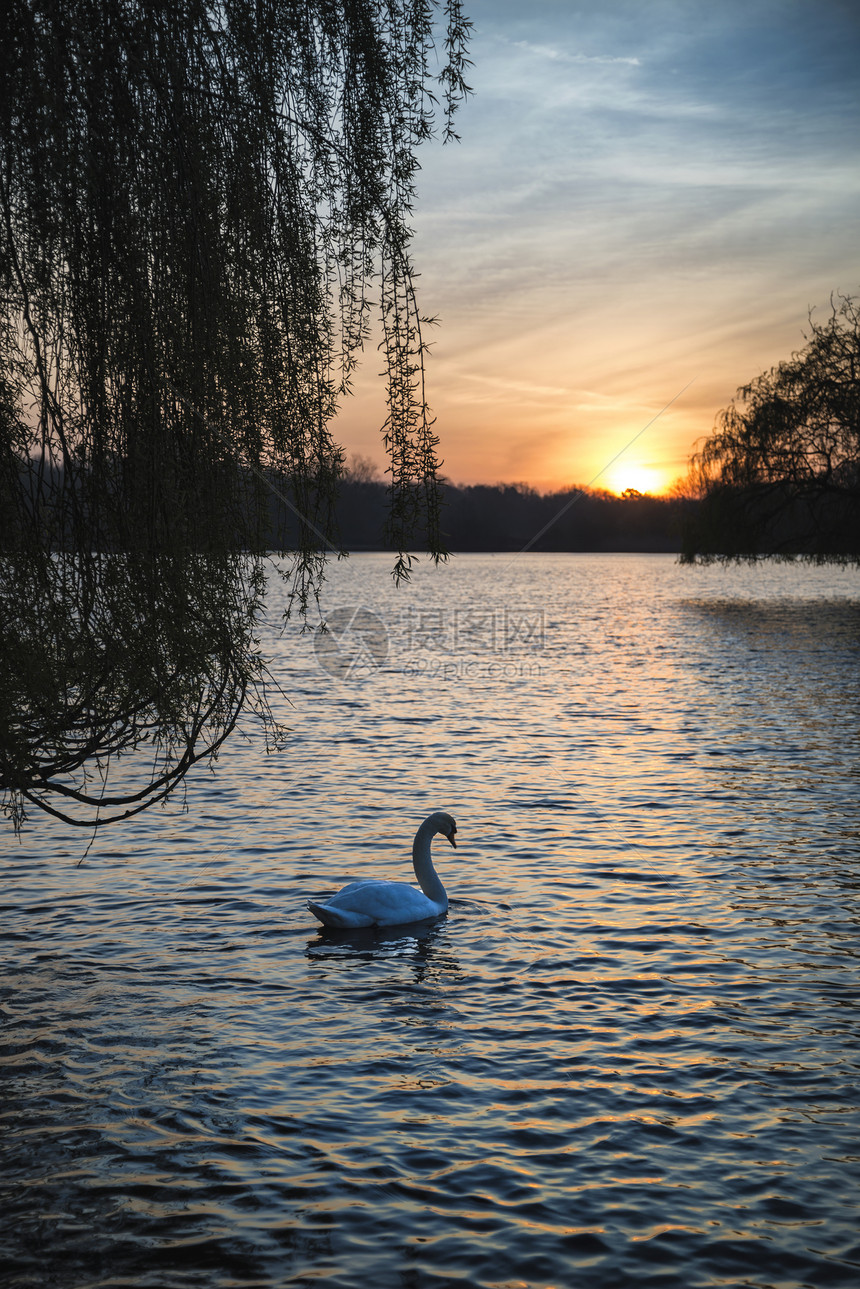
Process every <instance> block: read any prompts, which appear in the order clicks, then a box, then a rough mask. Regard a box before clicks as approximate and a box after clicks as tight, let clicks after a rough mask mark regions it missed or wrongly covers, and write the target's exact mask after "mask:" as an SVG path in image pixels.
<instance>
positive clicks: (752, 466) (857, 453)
mask: <svg viewBox="0 0 860 1289" xmlns="http://www.w3.org/2000/svg"><path fill="white" fill-rule="evenodd" d="M807 341H808V343H807V345H806V347H805V348H804V349H802V350H801V351H800V352H798V353H796V354H794V355H793V356H792V358H791V359H790V360H789V361H787V362H782V363H780V364H779V366H778V367H776V368H774V369H773V370H772V371H770V372H765V373H764V374H763V375H761V376H759V377H757V378H756V379H755V380H754V381H751V382H750V384H749V385H746V386H744V387H743V388H741V389H739V390H738V393H737V397H736V398H735V400H734V402H733V403H731V404H730V406H729V407H727V408H726V409H724V410H723V411H722V412H721V413H720V414H719V417H718V418H717V429H716V432H715V433H714V434H713V435H712V436H711V437H710V438H708V439H706V440H705V442H704V445H703V446H702V448H701V450H700V451H699V452H698V453H697V454H696V455H695V456H694V457H693V459H692V462H691V480H692V484H693V491H694V492H695V493H697V494H698V495H699V497H700V498H701V503H700V505H699V506H698V507H695V508H691V509H690V511H689V514H690V519H689V522H688V524H687V526H686V530H685V533H684V544H683V553H682V560H683V561H684V562H686V563H693V562H695V561H697V560H698V561H701V562H709V561H713V560H717V559H727V560H756V559H760V558H765V557H775V558H782V559H793V558H797V557H800V558H803V559H807V560H814V561H816V562H818V563H828V562H832V563H853V564H857V563H860V307H858V304H857V302H856V301H855V300H853V299H852V298H851V297H850V296H845V297H839V298H838V303H833V305H832V308H831V316H830V318H829V319H828V321H827V322H826V323H816V322H815V321H814V320H813V319H812V318H810V335H809V336H808V337H807Z"/></svg>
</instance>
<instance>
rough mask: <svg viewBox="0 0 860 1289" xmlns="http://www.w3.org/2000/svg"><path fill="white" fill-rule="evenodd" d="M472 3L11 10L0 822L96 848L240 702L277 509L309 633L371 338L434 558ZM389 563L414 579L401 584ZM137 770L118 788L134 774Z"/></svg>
mask: <svg viewBox="0 0 860 1289" xmlns="http://www.w3.org/2000/svg"><path fill="white" fill-rule="evenodd" d="M468 29H469V23H468V21H467V20H466V19H465V18H464V16H463V14H462V12H461V7H460V4H459V3H458V0H449V2H448V3H446V4H444V5H441V4H435V3H430V2H429V0H307V2H303V3H301V4H297V3H295V0H233V2H231V0H222V2H221V3H206V2H204V0H162V2H159V0H146V3H143V0H138V2H137V3H136V2H134V0H41V2H40V0H11V4H10V5H9V7H8V9H7V20H6V25H5V31H4V36H3V41H2V43H0V68H2V73H0V84H2V87H3V88H2V90H0V114H2V115H0V138H2V144H0V147H2V153H0V203H2V241H0V282H2V294H3V316H2V323H1V324H0V327H1V328H2V330H0V347H2V360H0V505H2V528H0V563H2V590H0V649H2V661H1V662H0V666H2V669H3V685H2V690H0V694H2V697H0V802H2V805H3V809H4V811H5V812H6V813H7V815H9V816H10V818H11V820H12V823H13V824H14V825H15V826H16V827H20V825H21V823H22V821H23V819H24V818H25V816H26V811H27V810H28V808H29V807H31V806H36V807H40V808H42V809H44V810H46V811H48V812H49V813H50V814H53V815H56V816H58V817H59V818H61V819H63V820H65V821H66V822H68V823H74V824H78V823H82V824H86V825H88V826H92V825H94V824H95V825H104V824H107V823H110V822H113V821H115V820H117V819H122V818H127V817H129V816H130V815H132V814H135V813H136V812H138V811H140V810H142V809H144V808H145V807H146V806H148V805H151V804H152V803H153V802H155V801H158V800H160V799H161V798H163V797H164V796H165V795H167V794H168V793H169V792H170V791H172V790H173V789H175V788H176V787H177V786H178V785H179V784H181V783H182V782H183V780H184V776H185V774H186V772H187V771H188V769H189V768H190V766H191V765H193V764H194V763H195V762H196V761H199V760H201V759H207V758H211V757H212V756H213V755H214V754H215V753H216V752H217V751H218V748H219V747H220V746H221V744H222V743H223V741H224V739H225V738H226V737H227V736H228V735H229V733H230V732H231V730H232V729H233V727H234V726H235V723H236V720H237V718H238V716H239V713H240V712H241V711H242V709H243V708H244V707H246V706H249V705H250V706H251V707H252V708H253V709H254V710H255V711H256V712H257V713H258V715H259V716H260V718H261V720H262V721H263V724H264V726H265V728H266V729H267V731H268V733H269V735H270V736H274V737H277V734H278V731H277V729H276V727H275V726H274V723H273V721H272V718H271V714H270V711H269V708H268V704H267V701H266V686H265V664H264V660H263V658H262V657H261V654H260V650H259V645H258V641H257V624H258V619H259V616H260V613H261V608H262V601H263V595H264V591H265V585H266V579H265V576H264V555H265V548H266V545H267V544H268V543H269V541H270V535H269V523H270V506H269V493H270V489H274V490H275V491H277V493H278V494H279V495H280V496H281V498H282V499H283V500H285V501H286V503H287V506H286V508H284V507H282V510H283V509H286V512H287V513H289V515H290V516H291V524H290V529H289V532H287V533H284V534H283V535H282V544H283V545H286V544H287V543H289V546H290V547H291V548H292V550H293V559H292V562H291V564H290V573H289V576H290V578H291V584H292V587H293V590H294V592H295V595H296V596H297V597H298V603H299V606H300V607H301V608H304V607H306V606H307V604H308V603H309V600H310V598H311V597H312V596H313V595H314V594H315V593H316V592H317V591H318V588H319V582H320V578H321V576H322V566H323V562H324V559H325V557H326V554H327V552H328V551H329V550H331V549H334V548H335V547H336V534H334V532H333V530H332V503H333V498H334V495H335V490H336V485H337V481H338V478H339V477H340V475H341V473H342V468H343V454H342V452H341V449H340V447H339V446H338V444H337V442H336V441H335V438H334V436H333V431H332V421H333V418H334V416H335V413H336V410H337V407H338V405H339V402H340V400H341V399H342V398H343V396H344V395H346V394H348V392H349V389H350V382H351V379H352V375H353V372H354V369H355V365H356V362H357V361H358V357H359V354H360V351H361V349H362V347H363V345H364V344H365V341H366V340H367V338H368V336H369V335H370V333H371V329H372V328H373V327H381V335H382V351H383V353H384V359H385V367H386V373H387V408H388V416H387V421H386V424H385V426H384V427H383V436H384V441H385V445H386V447H387V450H388V454H389V474H390V484H389V502H390V508H389V536H390V538H391V539H392V541H393V543H394V545H395V546H396V547H397V548H399V549H400V550H401V552H405V551H407V550H408V544H409V541H410V536H411V534H412V533H413V532H414V530H415V527H416V524H417V525H420V527H421V529H422V531H423V532H424V533H425V534H426V536H427V541H428V546H429V550H430V553H431V555H433V556H434V557H435V558H439V557H440V556H441V555H442V554H443V551H442V547H441V545H440V542H439V537H438V528H437V506H438V498H437V491H436V490H437V465H438V462H437V456H436V448H437V439H436V437H435V435H434V433H433V428H432V421H431V419H430V416H429V414H428V409H427V405H426V402H425V397H424V384H423V381H424V376H423V353H424V344H423V338H422V318H421V316H420V314H419V311H418V306H417V303H416V298H415V292H414V288H413V271H412V265H411V262H410V235H411V227H410V218H411V210H412V202H413V197H414V181H415V174H416V169H417V160H416V148H417V146H418V145H419V144H420V143H421V142H422V141H424V140H426V139H427V138H428V137H430V136H431V134H433V133H434V131H435V130H436V127H437V124H438V125H439V127H440V128H441V130H442V132H443V133H444V134H445V136H450V135H451V134H452V133H453V128H452V118H453V113H454V111H455V109H456V107H457V105H458V102H459V101H460V100H461V99H462V97H463V95H464V93H465V92H466V90H467V87H466V85H465V82H464V79H463V75H464V69H465V68H466V66H467V61H466V59H465V53H464V50H465V44H466V39H467V36H468ZM408 558H409V557H408V555H406V554H404V553H402V554H401V556H400V557H399V559H398V561H397V564H396V566H395V570H394V571H395V574H396V575H403V574H404V573H405V572H407V571H408ZM118 762H121V764H118Z"/></svg>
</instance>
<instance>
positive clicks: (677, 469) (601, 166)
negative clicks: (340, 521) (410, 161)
mask: <svg viewBox="0 0 860 1289" xmlns="http://www.w3.org/2000/svg"><path fill="white" fill-rule="evenodd" d="M466 8H467V11H468V12H469V14H470V16H471V17H472V19H473V21H474V24H475V34H474V40H473V45H472V57H473V60H474V67H473V69H472V74H471V77H470V79H471V83H472V85H473V86H474V89H475V95H474V97H473V98H472V99H470V100H469V101H468V102H467V104H466V106H465V107H464V108H463V110H462V112H461V116H460V121H459V127H458V128H459V131H460V134H461V142H460V143H459V144H455V145H452V146H448V147H444V148H442V147H439V146H435V145H434V146H430V147H428V148H426V149H424V151H423V153H422V158H421V159H422V166H423V170H422V175H421V179H420V186H419V201H418V206H417V211H416V241H415V258H416V262H417V267H418V268H419V270H420V272H421V274H422V277H421V281H420V292H421V302H422V306H423V308H424V309H425V311H426V312H428V313H430V314H438V315H439V316H440V319H441V325H440V327H439V328H438V329H437V330H436V331H435V332H434V334H433V340H434V349H433V356H432V358H431V360H430V363H429V391H430V401H431V404H432V406H433V409H434V412H435V413H436V415H437V417H438V420H437V430H438V432H439V434H440V437H441V440H442V445H441V452H442V455H443V457H444V458H445V467H444V472H445V473H446V474H447V475H448V476H449V477H450V478H452V479H453V480H454V481H456V482H482V481H483V482H497V481H509V482H513V481H524V482H528V483H531V484H534V485H535V486H538V487H540V488H550V487H561V486H564V485H567V484H570V483H573V482H577V483H589V482H592V480H594V482H595V485H596V486H601V485H602V486H613V487H617V488H621V487H624V486H627V484H633V485H634V486H651V487H653V488H655V489H657V488H659V487H662V486H665V484H666V483H667V482H668V481H669V480H670V479H671V478H674V477H676V476H678V475H680V474H681V473H683V470H684V468H685V462H686V460H687V457H688V455H689V453H690V451H691V450H692V447H693V444H694V442H695V440H696V439H697V438H699V437H701V436H702V435H704V434H707V433H708V432H709V430H710V429H711V427H712V425H713V420H714V414H715V412H716V411H717V410H718V409H719V408H720V407H722V406H724V405H725V404H726V403H727V402H728V401H729V400H730V399H731V397H732V396H733V394H734V392H735V390H736V388H737V387H738V386H739V385H741V384H743V383H744V382H746V381H747V380H749V379H750V378H751V377H753V376H755V375H756V374H757V373H758V372H760V371H762V370H763V369H765V368H767V367H770V366H772V365H773V364H775V363H776V362H778V361H779V360H780V359H781V358H783V357H787V356H788V355H789V353H790V352H791V351H792V350H793V349H796V348H798V347H800V346H801V345H802V344H803V334H802V333H803V330H804V328H805V326H806V325H807V314H808V311H809V309H810V308H814V309H815V310H816V316H820V317H823V316H826V315H827V312H828V301H829V298H830V295H831V292H834V291H842V292H847V293H850V294H860V72H858V68H860V57H858V55H860V6H857V5H854V4H848V3H841V2H838V0H822V2H821V3H813V2H812V0H810V2H808V3H800V2H799V0H783V2H781V3H779V2H776V0H749V2H748V3H746V4H743V3H739V2H737V0H730V2H729V3H720V4H715V3H711V4H705V3H699V2H698V0H686V2H680V0H675V2H673V3H663V2H657V3H651V2H643V3H625V2H620V0H605V2H604V3H603V4H601V5H599V6H597V5H586V4H582V3H579V2H578V0H574V2H573V3H563V2H562V0H537V2H535V3H529V4H526V3H512V2H510V0H472V2H471V3H467V5H466ZM377 368H378V363H377V362H376V361H375V357H374V355H373V354H371V355H369V356H368V360H367V362H366V364H365V376H364V377H363V378H362V380H361V381H360V383H359V387H358V392H357V398H356V399H355V400H354V402H353V404H352V405H351V406H348V407H345V408H344V412H343V414H342V417H341V425H340V431H341V434H342V437H343V441H344V442H345V444H346V446H347V450H348V451H357V452H361V453H364V454H367V455H370V456H372V457H374V458H375V459H376V460H378V461H379V462H380V463H382V453H381V451H380V449H379V447H378V437H377V429H378V425H379V424H380V422H381V420H382V418H383V415H384V413H383V410H382V400H381V394H380V391H379V384H378V381H377V380H376V379H375V372H376V369H377ZM690 381H692V382H693V383H692V384H691V385H690V386H689V388H688V389H687V390H686V391H685V393H683V394H681V395H680V397H679V398H678V399H677V401H676V402H675V403H674V404H673V405H672V407H670V408H669V409H668V410H667V411H666V412H665V413H663V414H662V415H661V416H660V417H659V419H658V420H657V421H656V422H655V423H654V424H653V425H652V426H651V427H650V428H649V429H648V430H646V431H645V433H644V434H642V435H641V437H640V438H639V439H638V440H637V441H636V443H635V444H634V445H633V446H632V447H631V448H629V449H628V450H627V451H626V452H624V451H623V450H624V448H625V444H627V443H628V442H629V441H630V440H631V439H632V438H633V436H634V435H635V434H637V433H638V431H639V430H641V429H642V427H643V426H644V425H645V424H646V423H647V422H648V421H649V420H650V419H651V418H652V417H653V416H654V415H655V414H656V413H658V412H660V409H661V408H662V407H663V406H664V405H665V404H666V403H668V402H669V400H670V399H672V398H673V397H675V396H676V395H678V393H679V391H680V390H681V389H682V387H683V386H685V385H687V384H688V382H690ZM619 451H622V452H623V455H622V457H621V460H620V462H619V463H618V466H617V467H616V468H613V470H611V471H609V472H608V473H605V474H602V475H599V477H598V474H599V472H600V471H601V469H602V468H603V467H604V466H605V465H606V463H607V462H608V461H609V460H610V458H612V457H613V456H615V455H616V453H617V452H619ZM622 467H623V468H622ZM649 471H650V473H649Z"/></svg>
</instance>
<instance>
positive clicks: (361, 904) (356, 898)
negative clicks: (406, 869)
mask: <svg viewBox="0 0 860 1289" xmlns="http://www.w3.org/2000/svg"><path fill="white" fill-rule="evenodd" d="M437 832H440V833H442V835H443V836H444V837H447V838H448V840H449V842H450V843H451V845H452V846H454V847H455V848H456V846H457V843H456V842H455V840H454V836H455V834H456V832H457V825H456V823H455V822H454V820H453V819H452V818H451V816H450V815H446V814H443V813H442V811H437V812H436V814H435V815H430V816H429V818H427V819H425V820H424V822H423V824H422V825H421V827H420V828H419V829H418V831H417V833H416V834H415V841H414V842H413V843H412V867H413V868H414V869H415V876H416V877H417V878H418V884H419V886H420V887H421V890H420V891H418V890H416V889H415V887H414V886H409V885H408V883H407V882H387V881H383V880H381V879H377V878H373V879H371V880H369V881H364V882H350V883H349V885H348V886H344V887H342V888H341V890H339V891H338V892H337V894H336V895H332V896H331V898H330V899H328V900H326V902H325V904H315V903H314V901H313V900H308V908H309V909H310V911H311V913H313V914H314V915H315V916H316V917H318V918H319V920H320V922H324V923H325V925H326V926H334V927H341V928H348V927H360V926H399V925H400V924H401V923H402V922H422V921H423V920H424V919H425V918H436V917H439V916H440V914H442V913H444V912H445V910H446V909H447V907H448V896H447V895H446V894H445V887H444V886H443V885H442V883H441V882H440V881H439V878H438V877H437V875H436V870H435V869H434V867H433V861H432V859H431V858H430V842H431V841H432V840H433V837H434V836H435V834H436V833H437Z"/></svg>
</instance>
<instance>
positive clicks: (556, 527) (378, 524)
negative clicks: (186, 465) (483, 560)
mask: <svg viewBox="0 0 860 1289" xmlns="http://www.w3.org/2000/svg"><path fill="white" fill-rule="evenodd" d="M442 495H443V505H442V522H441V530H442V537H443V540H444V542H445V544H446V546H447V547H448V549H449V550H451V551H507V550H522V548H523V547H525V546H528V547H529V549H531V550H537V551H669V552H679V551H680V550H681V526H682V522H683V519H684V517H685V514H687V513H688V512H689V509H690V507H692V506H695V504H696V503H695V502H690V501H684V500H680V499H678V498H673V497H652V496H648V495H643V494H640V493H635V492H632V491H631V492H628V493H627V494H626V495H625V496H623V497H616V496H613V495H612V494H611V493H607V492H596V491H592V490H590V489H581V490H580V489H577V488H571V489H569V490H567V491H563V492H550V493H539V492H536V491H535V490H534V489H532V488H528V487H525V486H523V485H512V486H511V485H502V484H498V485H496V486H489V485H485V484H479V485H474V486H470V487H458V486H456V485H454V484H450V483H446V484H445V486H444V491H443V494H442ZM335 514H336V518H337V528H338V537H339V541H340V544H341V546H342V547H343V549H345V550H347V551H361V550H385V549H388V548H389V543H388V542H387V541H386V537H385V517H386V485H385V484H384V483H382V482H381V481H371V480H360V481H359V480H355V479H350V478H349V477H347V479H345V480H344V481H343V482H342V483H341V485H340V492H339V496H338V500H337V502H336V508H335ZM285 520H287V516H286V514H285V513H284V507H283V506H282V505H280V504H279V503H277V502H274V503H273V535H274V534H278V535H279V536H280V539H281V540H280V541H273V545H283V544H286V543H284V542H283V538H284V536H285V535H287V534H288V533H289V532H290V529H291V527H292V525H291V524H290V523H289V522H285ZM544 530H545V531H544ZM419 537H420V534H419ZM415 545H416V549H417V548H418V547H419V546H420V541H416V544H415Z"/></svg>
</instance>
